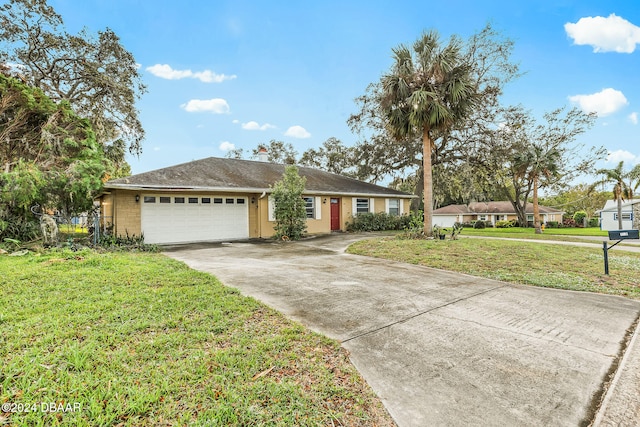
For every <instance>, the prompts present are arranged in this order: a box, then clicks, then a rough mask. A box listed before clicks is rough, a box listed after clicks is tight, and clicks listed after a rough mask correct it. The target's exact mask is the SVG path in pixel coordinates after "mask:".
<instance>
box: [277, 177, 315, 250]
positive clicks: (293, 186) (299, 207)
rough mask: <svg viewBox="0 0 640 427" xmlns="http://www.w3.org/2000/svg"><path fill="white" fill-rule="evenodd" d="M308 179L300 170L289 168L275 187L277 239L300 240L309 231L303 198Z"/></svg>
mask: <svg viewBox="0 0 640 427" xmlns="http://www.w3.org/2000/svg"><path fill="white" fill-rule="evenodd" d="M305 183H306V178H305V177H303V176H300V174H299V173H298V168H297V167H295V166H287V167H286V168H285V170H284V175H283V176H282V179H281V180H280V181H277V182H276V183H275V184H274V186H273V192H272V193H271V197H273V203H274V205H275V207H274V211H273V214H274V216H275V218H276V224H275V226H274V229H275V232H276V234H275V238H276V239H287V240H300V239H301V238H302V236H303V235H304V233H305V232H306V231H307V211H306V209H305V201H304V199H303V198H302V193H304V186H305Z"/></svg>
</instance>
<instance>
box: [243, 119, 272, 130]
mask: <svg viewBox="0 0 640 427" xmlns="http://www.w3.org/2000/svg"><path fill="white" fill-rule="evenodd" d="M242 129H245V130H267V129H275V126H274V125H272V124H269V123H265V124H263V125H260V124H259V123H258V122H254V121H253V120H252V121H250V122H247V123H243V124H242Z"/></svg>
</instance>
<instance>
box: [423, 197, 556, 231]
mask: <svg viewBox="0 0 640 427" xmlns="http://www.w3.org/2000/svg"><path fill="white" fill-rule="evenodd" d="M539 208H540V221H541V223H543V224H544V223H547V222H549V221H558V222H559V223H562V215H563V214H564V212H563V211H560V210H558V209H554V208H548V207H546V206H542V205H539ZM526 214H527V221H529V222H533V204H532V203H527V208H526ZM510 220H516V221H517V220H518V215H517V213H516V211H515V209H514V208H513V205H512V204H511V202H475V203H469V204H468V205H449V206H443V207H441V208H439V209H436V210H434V211H433V224H434V225H439V226H440V227H452V226H453V225H454V224H455V223H456V222H460V223H463V222H471V221H487V222H490V223H491V224H493V225H494V226H495V225H496V222H498V221H510Z"/></svg>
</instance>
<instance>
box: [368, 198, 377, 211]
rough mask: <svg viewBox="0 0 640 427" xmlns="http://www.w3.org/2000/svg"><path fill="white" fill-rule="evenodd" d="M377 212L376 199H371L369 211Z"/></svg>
mask: <svg viewBox="0 0 640 427" xmlns="http://www.w3.org/2000/svg"><path fill="white" fill-rule="evenodd" d="M375 212H376V199H369V213H375Z"/></svg>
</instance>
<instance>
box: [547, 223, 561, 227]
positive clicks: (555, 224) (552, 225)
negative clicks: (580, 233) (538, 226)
mask: <svg viewBox="0 0 640 427" xmlns="http://www.w3.org/2000/svg"><path fill="white" fill-rule="evenodd" d="M546 226H547V227H548V228H559V226H560V225H559V223H558V221H547V223H546Z"/></svg>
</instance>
